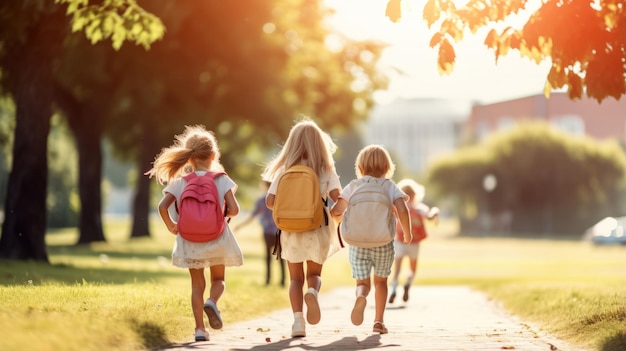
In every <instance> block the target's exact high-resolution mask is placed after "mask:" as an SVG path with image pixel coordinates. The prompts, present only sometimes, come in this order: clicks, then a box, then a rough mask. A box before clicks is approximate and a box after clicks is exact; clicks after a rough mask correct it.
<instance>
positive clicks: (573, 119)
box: [550, 115, 585, 135]
mask: <svg viewBox="0 0 626 351" xmlns="http://www.w3.org/2000/svg"><path fill="white" fill-rule="evenodd" d="M550 125H551V126H552V127H554V128H557V129H559V130H562V131H564V132H567V133H570V134H574V135H585V122H584V121H583V119H582V118H581V117H580V116H578V115H562V116H556V117H553V118H551V119H550Z"/></svg>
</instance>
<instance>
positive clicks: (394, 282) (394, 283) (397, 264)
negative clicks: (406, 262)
mask: <svg viewBox="0 0 626 351" xmlns="http://www.w3.org/2000/svg"><path fill="white" fill-rule="evenodd" d="M401 266H402V257H398V258H396V259H394V260H393V275H392V276H391V295H389V303H393V301H394V300H395V298H396V289H397V288H398V277H399V276H400V268H402V267H401Z"/></svg>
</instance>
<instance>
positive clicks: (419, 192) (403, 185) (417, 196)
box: [398, 179, 426, 204]
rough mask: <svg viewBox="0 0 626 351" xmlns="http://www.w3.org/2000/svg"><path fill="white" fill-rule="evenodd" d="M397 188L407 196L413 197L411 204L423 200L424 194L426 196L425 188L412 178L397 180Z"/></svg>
mask: <svg viewBox="0 0 626 351" xmlns="http://www.w3.org/2000/svg"><path fill="white" fill-rule="evenodd" d="M398 188H400V190H402V191H403V192H404V193H405V194H407V195H408V196H409V197H411V196H412V197H413V201H412V202H413V204H419V203H420V202H422V201H424V196H426V188H424V186H423V185H422V184H419V183H418V182H416V181H414V180H413V179H402V180H401V181H399V182H398Z"/></svg>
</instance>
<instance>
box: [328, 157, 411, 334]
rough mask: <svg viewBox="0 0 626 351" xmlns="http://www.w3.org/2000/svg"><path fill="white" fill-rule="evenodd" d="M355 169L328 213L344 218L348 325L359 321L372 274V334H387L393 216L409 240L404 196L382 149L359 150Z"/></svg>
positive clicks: (407, 216) (409, 226) (409, 228)
mask: <svg viewBox="0 0 626 351" xmlns="http://www.w3.org/2000/svg"><path fill="white" fill-rule="evenodd" d="M355 166H356V167H355V170H356V175H357V179H355V180H353V181H351V182H350V183H349V184H348V185H347V186H346V187H345V188H344V189H343V191H342V192H341V195H339V199H338V200H337V202H336V203H335V205H334V206H333V207H332V209H331V215H332V216H334V217H335V218H338V219H341V217H342V216H343V220H342V221H341V227H340V229H341V234H342V237H343V239H344V241H346V242H347V243H348V244H349V245H350V251H349V259H350V266H351V268H352V276H353V278H354V279H356V301H355V303H354V308H353V309H352V314H351V320H352V323H353V324H354V325H361V324H362V323H363V319H364V316H363V315H364V311H365V306H366V304H367V295H368V294H369V292H370V289H371V280H370V276H371V273H372V270H373V272H374V278H373V280H374V288H375V306H376V315H375V318H374V327H373V329H372V331H373V332H375V333H380V334H386V333H388V330H387V327H386V326H385V323H384V318H383V317H384V313H385V305H386V303H387V278H388V277H389V275H390V274H391V266H392V264H393V260H394V248H393V240H394V236H395V228H396V214H397V216H398V219H399V221H400V224H401V226H402V228H403V230H404V232H405V233H408V234H407V235H405V236H404V240H405V242H406V243H409V242H411V239H412V232H411V218H410V216H409V210H408V207H407V204H406V199H407V196H406V194H404V193H403V192H402V191H401V190H400V189H399V188H398V187H397V186H396V184H395V183H394V182H393V181H392V180H391V179H389V178H390V177H391V176H392V175H393V173H394V171H395V165H394V164H393V162H392V160H391V157H390V156H389V153H388V152H387V150H385V149H384V148H383V147H382V146H380V145H369V146H366V147H365V148H363V149H362V150H361V151H360V152H359V154H358V155H357V158H356V162H355Z"/></svg>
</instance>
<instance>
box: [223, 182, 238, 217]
mask: <svg viewBox="0 0 626 351" xmlns="http://www.w3.org/2000/svg"><path fill="white" fill-rule="evenodd" d="M224 203H226V217H229V218H232V217H235V216H236V215H237V214H239V202H237V198H235V194H233V191H232V189H230V190H228V191H227V192H226V194H224Z"/></svg>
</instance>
